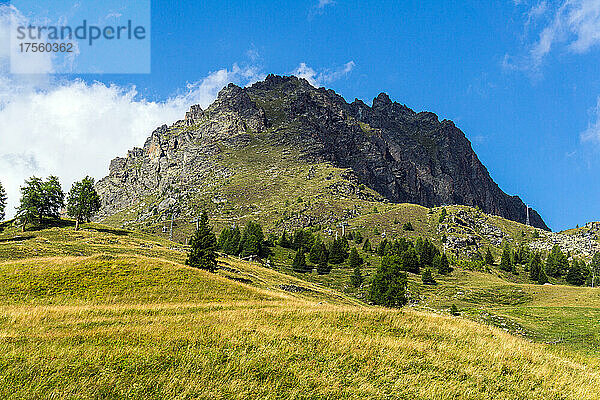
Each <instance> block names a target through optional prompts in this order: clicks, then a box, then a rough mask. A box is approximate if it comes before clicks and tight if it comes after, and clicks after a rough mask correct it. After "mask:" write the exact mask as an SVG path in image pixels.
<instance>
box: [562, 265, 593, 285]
mask: <svg viewBox="0 0 600 400" xmlns="http://www.w3.org/2000/svg"><path fill="white" fill-rule="evenodd" d="M586 269H587V267H586V265H585V262H583V261H581V262H580V261H578V260H576V259H573V262H572V263H571V267H570V268H569V272H568V273H567V276H566V278H565V280H566V281H567V283H569V284H571V285H575V286H581V285H583V284H584V283H585V280H586V278H587V275H588V273H587V271H586Z"/></svg>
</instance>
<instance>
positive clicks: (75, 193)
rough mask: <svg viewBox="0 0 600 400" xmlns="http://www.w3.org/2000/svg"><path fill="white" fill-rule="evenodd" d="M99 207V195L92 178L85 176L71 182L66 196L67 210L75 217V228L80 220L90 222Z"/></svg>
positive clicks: (77, 227) (76, 228)
mask: <svg viewBox="0 0 600 400" xmlns="http://www.w3.org/2000/svg"><path fill="white" fill-rule="evenodd" d="M99 209H100V196H98V193H97V192H96V189H95V188H94V178H91V177H89V176H86V177H85V178H83V179H82V180H81V181H78V182H75V183H73V185H72V186H71V190H70V191H69V194H68V196H67V212H68V214H69V215H70V216H71V217H74V218H75V230H78V229H79V223H80V222H81V221H85V222H90V220H91V219H92V217H93V216H94V214H96V213H97V212H98V210H99Z"/></svg>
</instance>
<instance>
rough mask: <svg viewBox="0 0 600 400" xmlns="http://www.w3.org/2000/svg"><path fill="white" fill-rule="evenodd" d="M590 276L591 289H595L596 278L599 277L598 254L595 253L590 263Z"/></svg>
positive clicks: (599, 263) (599, 259) (599, 264)
mask: <svg viewBox="0 0 600 400" xmlns="http://www.w3.org/2000/svg"><path fill="white" fill-rule="evenodd" d="M590 274H591V276H592V282H591V284H592V287H596V285H597V279H598V276H600V252H598V253H595V254H594V256H593V257H592V261H591V262H590Z"/></svg>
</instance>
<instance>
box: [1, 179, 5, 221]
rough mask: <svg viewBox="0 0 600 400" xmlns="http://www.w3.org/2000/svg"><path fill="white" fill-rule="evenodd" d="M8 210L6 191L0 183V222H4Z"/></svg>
mask: <svg viewBox="0 0 600 400" xmlns="http://www.w3.org/2000/svg"><path fill="white" fill-rule="evenodd" d="M5 210H6V191H5V190H4V187H3V186H2V182H0V221H2V220H4V217H5V216H6V214H5Z"/></svg>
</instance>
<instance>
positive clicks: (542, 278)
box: [537, 265, 548, 285]
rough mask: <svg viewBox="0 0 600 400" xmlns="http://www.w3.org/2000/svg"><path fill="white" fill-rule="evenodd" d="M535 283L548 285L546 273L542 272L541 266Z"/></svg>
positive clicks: (542, 267)
mask: <svg viewBox="0 0 600 400" xmlns="http://www.w3.org/2000/svg"><path fill="white" fill-rule="evenodd" d="M537 283H539V284H540V285H543V284H544V283H548V275H546V271H544V266H543V265H541V268H540V273H539V275H538V279H537Z"/></svg>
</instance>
